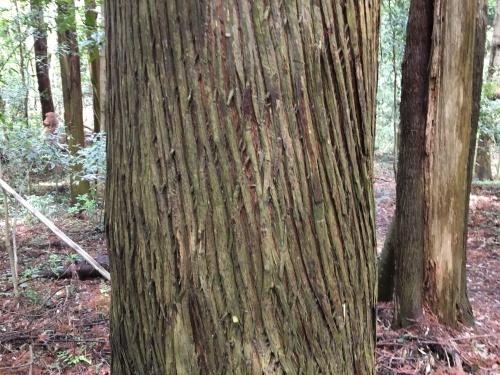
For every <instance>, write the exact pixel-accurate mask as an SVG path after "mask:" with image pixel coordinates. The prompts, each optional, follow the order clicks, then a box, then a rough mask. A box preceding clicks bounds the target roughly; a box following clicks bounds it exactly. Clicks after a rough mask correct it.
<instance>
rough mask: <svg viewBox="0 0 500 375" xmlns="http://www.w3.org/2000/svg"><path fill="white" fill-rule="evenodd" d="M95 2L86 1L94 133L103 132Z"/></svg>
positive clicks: (98, 39) (92, 0)
mask: <svg viewBox="0 0 500 375" xmlns="http://www.w3.org/2000/svg"><path fill="white" fill-rule="evenodd" d="M97 16H98V13H97V10H96V2H95V0H85V27H86V34H87V41H88V43H87V44H88V59H89V71H90V82H91V83H92V103H93V110H94V132H96V133H98V132H100V131H101V100H100V93H101V84H100V70H101V69H100V56H99V50H100V48H99V43H100V39H101V38H100V35H99V27H98V22H97V18H98V17H97Z"/></svg>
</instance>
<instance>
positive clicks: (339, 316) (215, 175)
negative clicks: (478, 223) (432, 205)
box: [107, 0, 378, 373]
mask: <svg viewBox="0 0 500 375" xmlns="http://www.w3.org/2000/svg"><path fill="white" fill-rule="evenodd" d="M116 3H117V5H116V6H117V10H118V13H117V16H116V17H117V19H113V18H111V19H110V20H109V23H108V24H107V27H109V28H111V29H112V30H113V29H114V28H115V27H116V26H115V25H116V24H118V23H120V21H121V20H120V17H123V18H124V19H125V20H127V24H130V22H131V21H132V24H131V25H129V27H127V28H123V32H125V33H126V34H125V35H124V36H120V37H119V38H117V39H116V40H114V41H112V42H111V43H117V45H118V48H110V47H108V50H109V52H110V53H109V61H110V62H109V64H110V65H111V66H113V64H117V65H120V71H121V72H126V74H127V75H126V76H124V77H123V81H124V82H122V85H121V86H120V95H117V94H116V93H115V95H114V96H113V95H111V96H110V99H109V102H108V106H109V107H108V109H109V113H115V114H116V118H114V121H115V122H124V123H125V124H126V125H125V126H124V127H123V129H124V130H123V132H121V133H120V132H119V131H118V127H114V126H112V125H111V123H110V135H109V141H110V142H117V147H116V154H111V155H110V162H111V163H110V164H113V163H116V165H120V168H113V167H111V168H110V169H109V172H108V173H109V178H110V181H113V182H112V183H116V182H117V181H121V183H122V189H121V190H116V191H110V192H109V193H108V194H109V200H108V201H109V202H110V208H109V215H108V221H107V222H108V232H109V234H110V245H111V246H110V248H111V249H113V250H112V251H113V257H112V259H113V263H114V265H113V268H114V269H113V271H114V272H113V275H114V276H113V277H114V280H115V279H117V281H114V283H118V282H121V283H125V284H126V285H127V289H128V294H127V295H118V294H114V295H113V301H114V302H113V313H112V320H113V322H114V323H113V324H112V335H117V336H119V338H118V339H116V340H114V342H127V341H134V342H136V341H140V342H141V343H142V345H143V346H142V347H141V348H140V353H135V354H136V355H137V356H136V358H135V361H136V362H135V364H134V365H133V366H135V370H136V371H137V370H138V369H146V368H149V371H150V373H161V371H162V368H163V369H164V368H169V369H170V368H176V369H177V371H178V372H188V373H199V372H202V373H209V372H210V373H211V372H215V371H223V372H227V373H235V372H238V373H240V372H241V369H242V368H245V369H246V371H247V372H248V373H261V372H264V373H296V372H297V369H302V371H305V372H308V371H312V372H318V371H323V372H326V373H359V372H369V371H373V366H374V364H373V361H372V359H371V357H372V352H373V346H374V342H373V337H372V336H371V335H368V336H365V335H366V334H368V333H371V332H372V331H373V328H374V325H375V321H374V320H373V319H374V318H373V316H372V315H371V310H372V309H373V306H374V303H375V295H374V287H375V276H374V273H373V271H374V265H375V240H374V222H373V215H372V214H371V213H370V212H369V211H367V210H368V209H371V208H373V192H372V188H371V171H372V168H373V167H372V165H371V155H370V154H369V153H370V152H371V151H372V150H373V145H372V142H373V137H372V135H373V126H374V116H373V113H374V111H373V110H372V109H369V108H367V107H368V106H370V105H371V104H370V103H373V102H374V100H375V97H374V93H375V91H374V90H372V89H370V87H373V85H375V84H376V75H375V74H374V73H372V72H373V71H374V65H373V64H374V61H375V60H373V59H372V61H371V64H372V65H371V66H367V67H365V66H364V63H363V62H362V61H361V60H362V59H363V58H362V54H363V53H366V56H371V54H375V55H376V50H375V48H376V38H375V39H374V40H373V41H371V42H370V41H369V40H368V37H367V32H366V31H365V32H363V31H361V29H363V27H361V26H359V25H357V24H356V23H357V22H360V21H356V14H358V13H359V12H361V11H360V6H359V5H358V4H357V3H355V2H353V1H350V2H347V3H346V4H345V5H340V3H335V4H332V3H329V2H324V4H319V5H321V7H319V6H318V5H315V3H308V2H302V1H297V2H286V3H282V4H277V3H276V2H272V3H271V4H269V5H267V4H266V3H264V2H254V1H248V0H235V1H229V0H227V1H220V2H217V3H216V2H198V1H194V0H189V1H185V0H184V1H181V0H178V1H168V2H162V1H153V0H150V1H149V3H148V4H146V3H141V5H136V4H134V3H133V2H132V3H129V2H124V1H118V0H117V1H116ZM119 4H121V6H120V5H119ZM334 6H336V8H335V12H334V11H333V7H334ZM373 6H374V8H375V9H372V10H370V12H375V11H378V2H373ZM149 9H153V10H154V11H155V12H157V13H158V14H160V15H163V16H164V19H163V21H162V22H160V21H157V19H158V17H155V16H154V15H153V14H151V13H149ZM325 12H328V14H331V15H332V18H327V17H326V16H325ZM336 12H339V14H337V13H336ZM127 13H128V14H127ZM200 17H201V18H202V20H203V21H204V22H203V23H200V22H199V20H198V19H199V18H200ZM339 17H342V20H340V18H339ZM332 20H335V21H332ZM348 20H349V21H348ZM121 22H123V21H121ZM366 22H368V21H366ZM377 22H378V21H377ZM329 23H331V25H330V29H329V30H331V34H328V35H324V34H323V31H324V30H323V26H321V25H325V24H329ZM198 25H202V26H198ZM346 27H347V28H349V29H350V34H353V33H355V34H356V35H357V36H356V38H355V39H356V45H357V47H355V48H354V50H355V52H353V51H352V49H353V46H352V40H350V39H348V38H347V37H344V36H342V35H343V33H344V30H345V28H346ZM372 27H373V28H376V25H372ZM112 30H111V31H112ZM120 30H121V29H120ZM127 33H128V35H127ZM358 34H359V35H358ZM351 36H352V35H351ZM129 43H130V44H129ZM366 43H369V45H368V46H366ZM135 45H137V46H138V45H140V46H141V48H134V47H130V46H135ZM361 48H366V51H365V52H363V53H362V52H361ZM116 50H117V51H118V52H117V53H115V54H113V53H111V52H112V51H116ZM125 50H128V51H129V53H125V52H121V51H125ZM358 60H359V61H358ZM366 64H367V65H370V62H367V63H366ZM130 67H138V69H137V70H136V71H130ZM109 75H110V76H109V78H110V79H109V81H110V82H111V81H113V82H117V77H116V73H115V72H113V71H112V70H111V71H110V72H109ZM363 85H366V89H365V88H364V87H363ZM355 91H358V92H355ZM361 97H362V99H361ZM118 100H128V103H127V104H126V105H125V107H126V108H128V110H127V111H126V113H119V111H118V110H114V109H116V108H117V107H118V106H120V107H122V105H121V103H118ZM348 108H351V109H350V110H348ZM363 110H364V111H365V113H362V111H363ZM366 134H369V137H368V138H367V139H366V140H365V141H361V139H362V138H363V137H364V135H366ZM363 142H364V143H363ZM127 158H129V160H127ZM141 180H143V181H144V183H140V182H141ZM122 200H123V201H125V202H132V203H131V204H126V205H125V207H123V205H120V201H122ZM357 202H360V203H359V204H358V203H357ZM118 212H121V213H120V217H121V218H122V219H119V220H114V219H112V218H114V217H115V216H116V217H118ZM121 215H124V216H121ZM125 232H126V233H125ZM120 236H124V237H123V240H119V238H120ZM118 243H121V244H124V245H123V247H115V246H113V245H114V244H118ZM150 249H151V250H150ZM152 249H155V250H154V251H153V250H152ZM158 249H164V251H159V250H158ZM133 264H139V265H140V266H139V267H135V268H134V269H136V270H138V271H137V273H136V274H134V275H129V274H128V273H127V270H129V269H131V268H130V267H132V265H133ZM368 272H370V274H368ZM359 290H367V294H365V293H358V292H357V291H359ZM150 295H153V296H155V298H149V297H148V296H150ZM122 298H123V299H124V301H125V303H127V302H128V303H130V304H133V303H135V304H137V303H141V304H144V305H143V306H144V308H143V309H142V314H141V313H140V312H139V313H137V311H138V310H136V309H134V308H129V309H126V308H124V307H123V306H124V304H123V303H122V302H118V301H121V299H122ZM120 306H121V307H120ZM123 309H125V310H123ZM136 314H138V315H136ZM120 316H134V317H135V318H133V319H132V321H135V322H136V323H137V322H141V323H140V324H139V327H140V328H138V327H136V326H132V325H130V323H126V325H125V327H124V328H121V327H119V326H118V325H117V324H118V321H119V320H120V318H119V317H120ZM351 320H352V321H351ZM187 327H188V328H187ZM334 338H338V339H334ZM164 342H168V343H171V345H166V346H163V347H164V348H165V350H164V351H162V350H161V349H160V348H161V347H162V345H163V344H162V343H164ZM304 345H305V347H304ZM353 348H361V350H360V352H362V353H363V356H364V357H362V358H361V357H358V356H355V355H354V353H355V352H358V351H357V349H353ZM114 350H115V349H114ZM126 355H127V354H126V353H125V349H122V348H116V356H114V358H120V356H121V357H122V358H123V359H124V362H126V361H125V356H126ZM193 358H197V361H193ZM332 358H335V360H334V361H332ZM115 364H116V366H117V367H116V368H118V366H120V365H119V364H117V363H116V360H114V364H113V366H115ZM153 364H154V365H155V366H157V367H156V368H151V367H148V366H152V365H153ZM131 366H132V365H131ZM162 366H164V367H162ZM346 369H347V370H346Z"/></svg>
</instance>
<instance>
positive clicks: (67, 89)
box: [56, 0, 89, 204]
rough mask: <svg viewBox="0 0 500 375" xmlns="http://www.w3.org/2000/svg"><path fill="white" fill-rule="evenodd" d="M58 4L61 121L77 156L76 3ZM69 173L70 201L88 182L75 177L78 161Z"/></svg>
mask: <svg viewBox="0 0 500 375" xmlns="http://www.w3.org/2000/svg"><path fill="white" fill-rule="evenodd" d="M56 3H57V12H58V14H57V40H58V44H59V52H58V53H59V62H60V65H61V83H62V91H63V101H64V123H65V125H66V133H67V134H68V150H69V152H70V153H71V155H73V156H75V157H76V156H77V152H78V150H79V149H80V148H81V147H83V146H84V143H85V138H84V132H83V104H82V84H81V76H80V55H79V50H78V41H77V38H76V19H75V4H74V1H73V0H58V1H56ZM71 169H72V174H71V178H70V185H71V203H72V204H75V203H76V202H77V197H78V196H80V195H83V194H87V193H88V192H89V183H88V181H85V180H82V179H79V178H74V177H73V176H74V175H77V174H78V173H79V172H80V171H81V170H82V166H81V164H77V163H74V164H73V165H72V166H71Z"/></svg>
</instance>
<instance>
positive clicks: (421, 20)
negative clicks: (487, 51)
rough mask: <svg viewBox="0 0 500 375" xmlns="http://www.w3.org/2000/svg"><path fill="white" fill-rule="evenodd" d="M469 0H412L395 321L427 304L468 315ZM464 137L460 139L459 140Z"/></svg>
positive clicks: (454, 315) (472, 3)
mask: <svg viewBox="0 0 500 375" xmlns="http://www.w3.org/2000/svg"><path fill="white" fill-rule="evenodd" d="M475 15H476V0H468V1H464V2H461V3H460V4H458V3H456V4H455V3H454V4H451V3H450V2H444V1H439V0H413V1H412V3H411V5H410V15H409V20H408V28H407V44H406V50H405V60H404V63H403V80H402V99H401V121H402V122H401V145H400V153H399V161H398V179H397V188H396V214H395V223H394V233H393V235H394V238H392V239H390V238H388V240H392V241H394V242H393V243H394V250H395V272H396V274H395V318H394V319H395V324H396V325H398V326H401V325H402V326H406V325H408V324H411V323H412V322H413V321H415V320H419V319H421V318H422V316H423V306H424V305H426V306H428V307H429V308H430V309H431V310H432V311H433V312H434V313H435V314H436V315H437V316H438V317H439V319H440V321H441V322H442V323H444V324H447V325H451V326H454V325H456V323H457V321H458V320H462V321H466V322H470V321H472V311H471V309H470V303H469V301H468V298H467V292H466V289H465V288H466V285H465V284H464V280H466V279H465V276H464V275H463V272H465V261H466V254H465V247H466V244H465V243H464V241H465V239H466V237H464V234H466V230H467V222H466V218H467V211H468V195H467V194H468V187H467V186H468V182H467V163H468V160H469V145H470V141H471V122H470V121H463V119H464V118H466V119H471V115H472V97H473V92H472V82H473V76H472V71H473V56H474V54H473V49H474V36H475V27H476V22H475ZM464 145H466V146H465V147H464Z"/></svg>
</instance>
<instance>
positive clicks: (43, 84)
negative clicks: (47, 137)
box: [30, 0, 55, 121]
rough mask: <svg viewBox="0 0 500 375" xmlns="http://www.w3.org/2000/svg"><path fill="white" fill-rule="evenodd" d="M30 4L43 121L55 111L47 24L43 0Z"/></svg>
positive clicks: (33, 1) (34, 0)
mask: <svg viewBox="0 0 500 375" xmlns="http://www.w3.org/2000/svg"><path fill="white" fill-rule="evenodd" d="M30 5H31V12H32V13H33V14H34V27H35V31H34V33H33V39H34V44H33V47H34V50H35V66H36V78H37V80H38V92H39V95H40V105H41V107H42V121H43V120H45V115H46V114H47V113H49V112H55V108H54V101H53V99H52V87H51V85H50V74H49V61H48V55H47V25H46V24H45V21H44V18H43V4H42V1H41V0H31V1H30Z"/></svg>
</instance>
